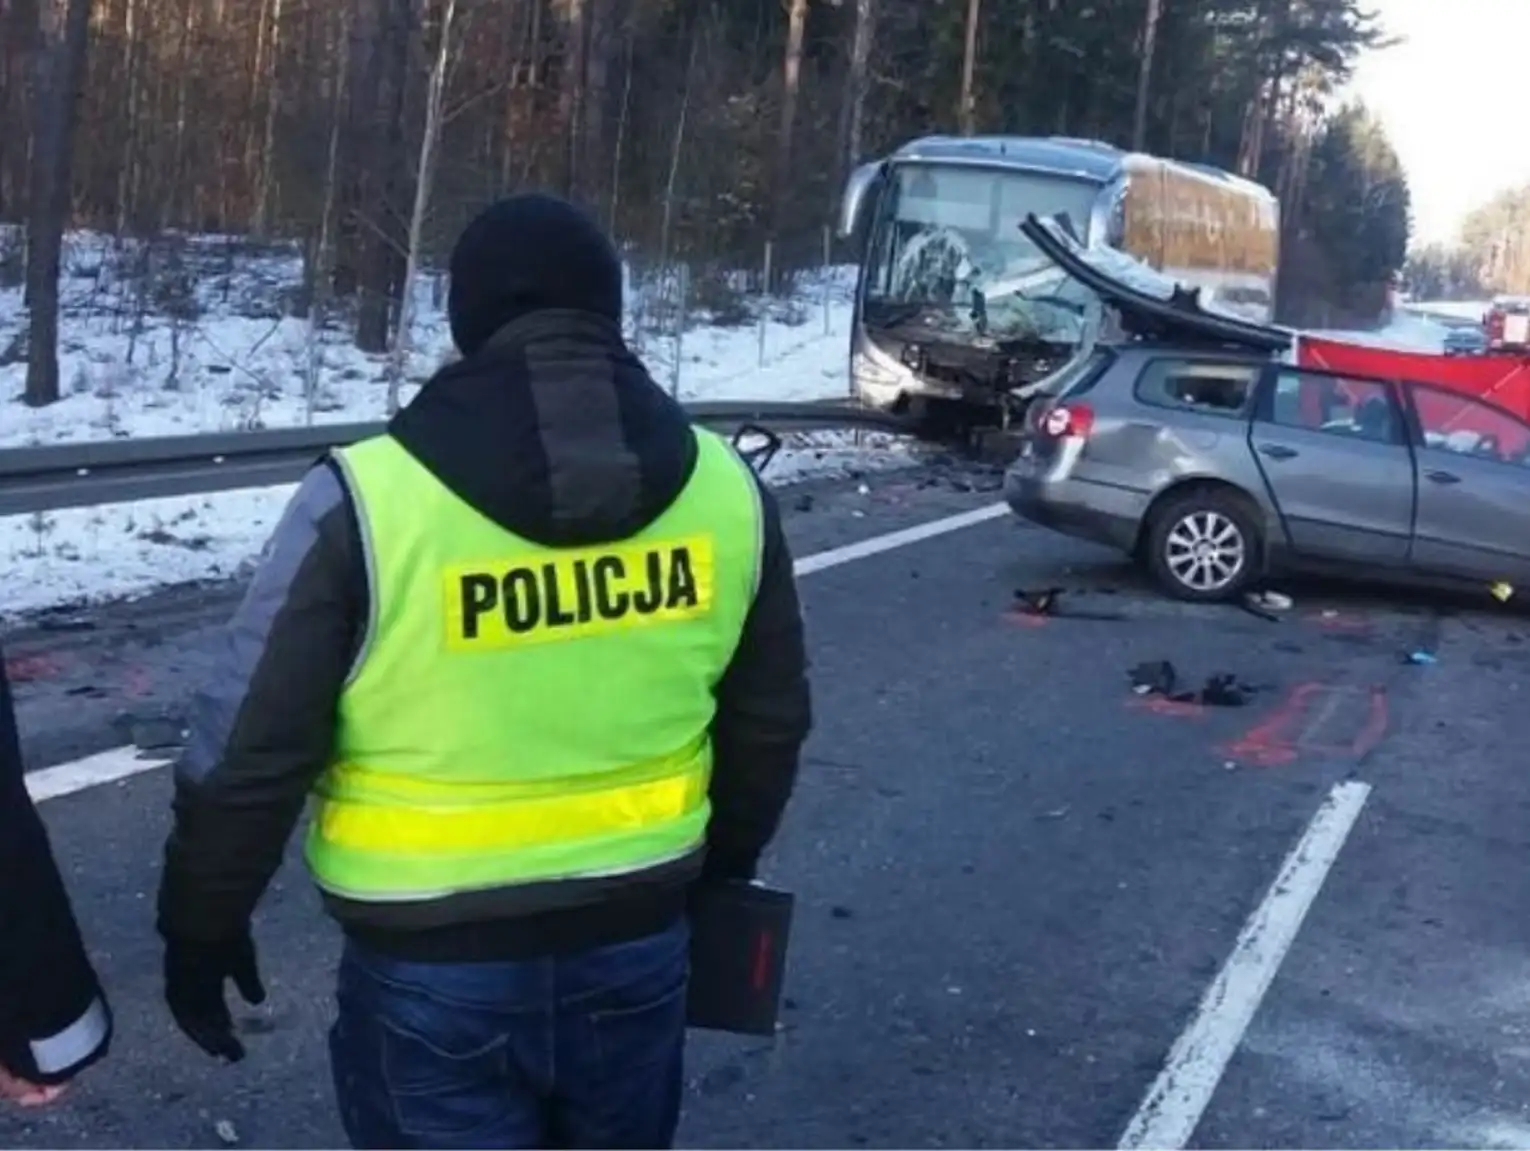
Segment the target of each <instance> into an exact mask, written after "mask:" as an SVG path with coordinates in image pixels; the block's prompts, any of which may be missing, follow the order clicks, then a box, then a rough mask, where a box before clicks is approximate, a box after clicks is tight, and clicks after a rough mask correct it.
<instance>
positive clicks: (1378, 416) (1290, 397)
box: [1268, 369, 1403, 444]
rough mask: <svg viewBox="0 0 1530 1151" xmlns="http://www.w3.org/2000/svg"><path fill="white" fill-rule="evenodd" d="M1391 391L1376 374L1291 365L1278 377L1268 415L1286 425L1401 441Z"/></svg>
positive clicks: (1393, 441)
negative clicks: (1353, 375) (1365, 376)
mask: <svg viewBox="0 0 1530 1151" xmlns="http://www.w3.org/2000/svg"><path fill="white" fill-rule="evenodd" d="M1390 391H1391V389H1390V388H1389V387H1388V385H1386V384H1384V383H1381V382H1380V381H1377V380H1355V379H1350V378H1348V377H1346V376H1330V375H1324V374H1322V373H1318V372H1302V371H1295V370H1291V369H1287V370H1283V371H1281V372H1279V373H1278V374H1277V375H1276V377H1275V389H1274V393H1273V395H1272V396H1271V400H1270V407H1269V412H1268V419H1269V420H1270V422H1271V423H1275V424H1279V425H1280V426H1281V427H1285V428H1304V429H1306V430H1307V431H1312V432H1325V433H1327V434H1329V435H1334V436H1347V437H1349V438H1352V439H1358V440H1370V441H1372V442H1374V443H1378V444H1401V443H1402V442H1403V435H1402V423H1401V421H1400V420H1399V419H1398V413H1397V408H1396V406H1395V405H1394V404H1393V403H1392V398H1391V395H1390Z"/></svg>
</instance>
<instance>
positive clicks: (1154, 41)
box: [1132, 0, 1163, 152]
mask: <svg viewBox="0 0 1530 1151" xmlns="http://www.w3.org/2000/svg"><path fill="white" fill-rule="evenodd" d="M1162 17H1163V0H1147V16H1146V17H1145V18H1144V20H1143V22H1142V61H1141V63H1139V64H1138V65H1137V110H1136V114H1135V115H1134V116H1133V118H1132V151H1134V152H1141V151H1144V150H1145V149H1146V148H1147V117H1148V102H1149V99H1150V97H1151V95H1152V89H1153V52H1154V50H1155V49H1156V48H1157V46H1158V22H1159V20H1160V19H1161V18H1162Z"/></svg>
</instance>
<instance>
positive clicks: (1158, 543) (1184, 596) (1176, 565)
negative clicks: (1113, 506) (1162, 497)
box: [1143, 487, 1264, 603]
mask: <svg viewBox="0 0 1530 1151" xmlns="http://www.w3.org/2000/svg"><path fill="white" fill-rule="evenodd" d="M1229 533H1231V534H1229ZM1234 541H1236V546H1237V547H1238V548H1239V549H1240V552H1239V555H1240V558H1239V559H1238V560H1237V561H1236V569H1235V570H1234V571H1233V572H1232V574H1231V575H1230V576H1228V577H1227V578H1225V579H1223V578H1220V577H1221V574H1222V573H1221V572H1220V568H1221V567H1222V566H1224V565H1228V564H1231V563H1233V559H1232V557H1231V556H1229V555H1228V552H1227V550H1226V549H1227V548H1228V547H1229V546H1232V545H1233V544H1234ZM1143 542H1144V544H1145V547H1144V549H1143V551H1144V553H1145V554H1144V559H1145V560H1146V562H1147V567H1148V571H1149V572H1151V573H1152V576H1153V578H1154V580H1156V581H1157V582H1158V585H1159V586H1160V587H1161V588H1163V590H1164V591H1166V592H1167V593H1168V594H1169V595H1171V596H1173V597H1174V598H1175V599H1178V600H1184V601H1186V602H1189V603H1222V602H1225V601H1227V600H1231V599H1236V598H1238V597H1239V596H1241V595H1243V594H1244V593H1245V592H1247V591H1248V590H1249V588H1250V587H1251V585H1252V584H1253V583H1254V581H1255V580H1257V579H1258V578H1259V576H1260V574H1261V572H1262V571H1263V568H1264V540H1263V538H1262V536H1261V533H1260V530H1259V523H1258V519H1257V515H1256V512H1255V510H1254V508H1253V506H1252V505H1251V504H1250V503H1249V501H1248V500H1247V499H1246V498H1244V497H1243V496H1240V495H1238V494H1237V493H1236V492H1233V491H1229V490H1227V489H1225V488H1213V487H1206V488H1198V489H1195V490H1192V491H1188V492H1185V493H1184V494H1182V495H1177V496H1170V497H1169V498H1168V499H1167V500H1166V501H1164V503H1163V504H1162V505H1160V506H1159V507H1158V508H1156V509H1154V511H1153V516H1152V519H1151V520H1150V521H1149V523H1148V528H1147V535H1146V538H1145V540H1144V541H1143ZM1198 546H1200V547H1204V549H1205V550H1200V551H1198V550H1197V549H1198Z"/></svg>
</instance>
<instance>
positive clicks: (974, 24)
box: [961, 0, 983, 136]
mask: <svg viewBox="0 0 1530 1151" xmlns="http://www.w3.org/2000/svg"><path fill="white" fill-rule="evenodd" d="M982 16H983V0H967V35H966V39H965V40H964V41H963V46H962V95H961V101H962V106H961V124H962V135H963V136H970V135H972V134H973V132H974V131H976V127H975V125H976V123H977V96H976V94H975V93H974V91H973V78H974V75H975V74H976V72H977V38H978V21H979V20H981V19H982Z"/></svg>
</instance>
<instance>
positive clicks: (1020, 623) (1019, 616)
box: [1004, 609, 1050, 627]
mask: <svg viewBox="0 0 1530 1151" xmlns="http://www.w3.org/2000/svg"><path fill="white" fill-rule="evenodd" d="M1004 619H1005V620H1006V621H1008V622H1009V623H1012V624H1014V625H1015V626H1016V627H1046V626H1047V624H1048V622H1050V621H1049V620H1048V619H1047V617H1046V616H1044V615H1039V614H1037V613H1036V612H1033V611H1021V610H1018V609H1011V610H1010V611H1007V612H1005V613H1004Z"/></svg>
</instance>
